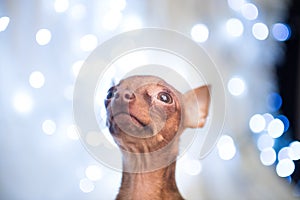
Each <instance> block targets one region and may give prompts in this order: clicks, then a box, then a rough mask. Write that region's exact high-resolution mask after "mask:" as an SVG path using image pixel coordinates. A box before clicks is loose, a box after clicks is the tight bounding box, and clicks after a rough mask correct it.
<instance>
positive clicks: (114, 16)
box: [102, 10, 123, 31]
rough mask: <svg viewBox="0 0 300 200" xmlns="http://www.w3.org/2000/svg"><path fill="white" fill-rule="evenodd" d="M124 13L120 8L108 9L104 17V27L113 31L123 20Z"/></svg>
mask: <svg viewBox="0 0 300 200" xmlns="http://www.w3.org/2000/svg"><path fill="white" fill-rule="evenodd" d="M122 18H123V15H122V13H121V12H120V11H119V10H110V11H108V12H107V13H106V14H105V15H104V17H103V19H102V27H103V28H104V29H105V30H108V31H113V30H115V29H117V28H118V26H119V25H120V23H121V21H122Z"/></svg>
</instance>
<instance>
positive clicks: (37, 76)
mask: <svg viewBox="0 0 300 200" xmlns="http://www.w3.org/2000/svg"><path fill="white" fill-rule="evenodd" d="M29 83H30V85H31V87H33V88H41V87H43V86H44V83H45V77H44V74H43V73H42V72H39V71H34V72H32V73H31V74H30V76H29Z"/></svg>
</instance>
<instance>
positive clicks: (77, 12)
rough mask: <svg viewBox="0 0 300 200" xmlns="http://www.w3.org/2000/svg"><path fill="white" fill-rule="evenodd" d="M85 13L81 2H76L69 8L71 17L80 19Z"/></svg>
mask: <svg viewBox="0 0 300 200" xmlns="http://www.w3.org/2000/svg"><path fill="white" fill-rule="evenodd" d="M85 15H86V7H85V5H83V4H76V5H74V6H72V7H71V9H70V16H71V17H72V18H73V19H82V18H84V16H85Z"/></svg>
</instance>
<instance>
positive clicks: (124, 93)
mask: <svg viewBox="0 0 300 200" xmlns="http://www.w3.org/2000/svg"><path fill="white" fill-rule="evenodd" d="M115 99H117V100H120V101H125V102H130V101H134V99H135V94H134V93H133V92H131V91H129V90H118V91H117V92H116V94H115Z"/></svg>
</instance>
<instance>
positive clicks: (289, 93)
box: [0, 0, 300, 200]
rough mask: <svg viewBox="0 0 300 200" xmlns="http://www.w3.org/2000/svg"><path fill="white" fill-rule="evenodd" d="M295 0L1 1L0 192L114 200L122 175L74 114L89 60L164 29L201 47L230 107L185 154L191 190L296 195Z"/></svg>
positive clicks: (217, 195) (299, 92)
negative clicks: (192, 152) (217, 128)
mask: <svg viewBox="0 0 300 200" xmlns="http://www.w3.org/2000/svg"><path fill="white" fill-rule="evenodd" d="M299 4H300V3H299V1H297V0H260V1H258V0H255V1H254V0H211V1H204V0H187V1H180V0H161V1H160V0H148V1H139V0H101V1H96V0H90V1H87V0H86V1H85V0H31V1H17V0H0V70H1V71H0V108H1V115H0V119H1V120H0V130H1V132H0V159H1V161H0V199H5V200H27V199H28V200H29V199H30V200H39V199H44V200H53V199H55V200H56V199H57V200H60V199H61V200H62V199H74V200H75V199H78V200H81V199H82V200H84V199H86V200H88V199H89V200H91V199H114V197H115V195H116V194H117V192H118V188H119V185H120V180H121V173H120V172H116V171H114V170H112V169H110V168H107V167H105V166H103V165H101V164H100V163H98V162H97V161H96V160H94V159H93V157H92V156H91V155H90V154H89V153H88V152H87V151H86V150H85V148H84V147H83V145H82V144H81V142H80V140H79V139H78V135H77V132H76V125H75V124H74V122H73V114H72V95H73V93H72V91H73V86H74V83H75V80H76V76H77V74H78V72H79V70H80V67H81V65H82V64H83V62H84V60H85V59H86V58H87V57H88V55H89V54H90V52H91V51H92V50H93V49H94V48H96V47H97V46H98V45H99V44H101V43H102V42H104V41H106V40H107V39H109V38H111V37H113V36H114V35H117V34H119V33H122V32H125V31H128V30H133V29H138V28H143V27H161V28H168V29H172V30H176V31H178V32H180V33H183V34H185V35H186V36H187V37H190V38H191V39H193V40H194V41H196V42H197V43H199V45H201V46H202V47H203V48H205V49H206V51H207V52H208V54H209V55H210V56H211V58H212V60H214V62H215V63H216V65H217V66H218V69H219V71H220V72H221V75H222V78H223V81H224V84H225V88H226V94H227V101H226V102H227V117H226V121H225V126H224V129H223V132H222V136H221V138H220V140H219V141H218V143H217V145H216V147H215V149H214V150H213V151H212V152H211V154H210V155H209V156H208V157H206V158H205V159H203V160H198V159H185V160H184V162H183V161H179V162H178V170H177V182H178V185H179V188H180V191H181V193H182V194H183V196H184V197H185V198H186V199H212V200H215V199H251V200H253V199H299V198H300V181H299V180H300V161H299V159H300V142H299V140H300V121H299V119H300V79H299V78H298V77H300V70H298V69H299V67H300V60H299V58H300V52H299V45H300V41H299V31H300V16H299V15H300V5H299Z"/></svg>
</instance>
